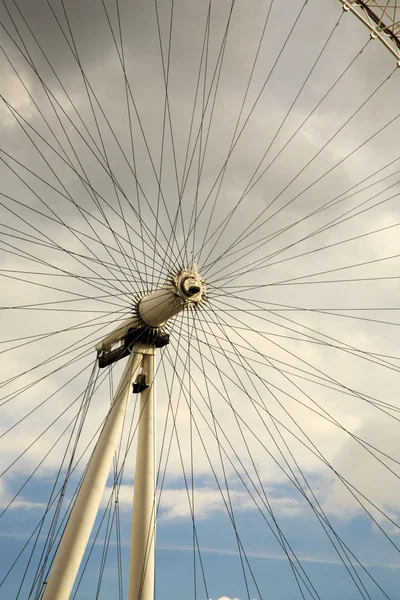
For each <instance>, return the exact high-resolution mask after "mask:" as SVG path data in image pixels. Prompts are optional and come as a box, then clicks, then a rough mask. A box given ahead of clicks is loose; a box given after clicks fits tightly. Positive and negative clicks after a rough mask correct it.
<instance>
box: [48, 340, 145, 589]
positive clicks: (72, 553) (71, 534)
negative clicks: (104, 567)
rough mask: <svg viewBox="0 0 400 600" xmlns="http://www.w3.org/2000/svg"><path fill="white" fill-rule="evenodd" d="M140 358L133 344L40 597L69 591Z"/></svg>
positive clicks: (82, 551) (89, 529)
mask: <svg viewBox="0 0 400 600" xmlns="http://www.w3.org/2000/svg"><path fill="white" fill-rule="evenodd" d="M137 350H139V351H137ZM142 358H143V354H142V353H141V352H140V349H137V348H136V347H135V352H132V354H131V355H130V356H129V358H128V362H127V364H126V366H125V369H124V372H123V375H122V378H121V381H120V383H119V386H118V388H117V392H116V394H115V399H114V402H113V405H112V408H111V410H110V413H109V415H108V417H107V420H106V422H105V424H104V426H103V429H102V431H101V434H100V437H99V439H98V441H97V444H96V447H95V449H94V451H93V454H92V456H91V459H90V462H89V466H88V469H87V472H86V475H85V478H84V480H83V482H82V486H81V488H80V490H79V493H78V496H77V498H76V500H75V504H74V506H73V508H72V511H71V515H70V517H69V520H68V523H67V527H66V529H65V532H64V535H63V538H62V540H61V543H60V547H59V549H58V552H57V556H56V559H55V561H54V565H53V568H52V570H51V573H50V577H49V580H48V583H47V585H46V589H45V592H44V594H43V600H68V598H69V596H70V594H71V591H72V588H73V585H74V582H75V578H76V575H77V573H78V570H79V566H80V564H81V560H82V557H83V554H84V552H85V549H86V545H87V543H88V540H89V536H90V533H91V531H92V528H93V525H94V522H95V519H96V515H97V511H98V509H99V506H100V502H101V497H102V495H103V492H104V488H105V485H106V482H107V477H108V475H109V472H110V468H111V463H112V459H113V456H114V452H115V449H116V447H117V443H118V440H119V437H120V435H121V430H122V426H123V422H124V416H125V412H126V408H127V405H128V400H129V397H130V395H131V393H132V381H133V379H134V378H135V376H136V374H137V372H138V370H139V367H140V365H141V362H142Z"/></svg>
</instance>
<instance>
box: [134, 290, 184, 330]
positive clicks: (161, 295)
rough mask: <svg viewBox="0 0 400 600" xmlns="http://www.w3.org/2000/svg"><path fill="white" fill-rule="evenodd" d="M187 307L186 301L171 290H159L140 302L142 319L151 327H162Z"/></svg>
mask: <svg viewBox="0 0 400 600" xmlns="http://www.w3.org/2000/svg"><path fill="white" fill-rule="evenodd" d="M184 307H185V300H184V299H183V298H181V297H180V296H178V295H177V294H174V293H173V291H172V289H171V288H164V289H161V290H157V291H156V292H153V293H152V294H149V295H148V296H145V297H144V298H142V299H141V301H140V302H139V315H140V318H141V319H142V320H143V321H144V322H145V323H146V324H147V325H150V327H161V326H162V325H164V323H166V322H167V321H168V319H170V318H171V317H174V316H175V315H177V314H178V313H180V312H181V311H182V310H183V309H184Z"/></svg>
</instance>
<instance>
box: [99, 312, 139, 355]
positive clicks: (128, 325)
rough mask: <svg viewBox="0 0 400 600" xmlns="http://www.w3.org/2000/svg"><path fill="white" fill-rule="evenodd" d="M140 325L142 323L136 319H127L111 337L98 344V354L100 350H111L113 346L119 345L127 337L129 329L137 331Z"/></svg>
mask: <svg viewBox="0 0 400 600" xmlns="http://www.w3.org/2000/svg"><path fill="white" fill-rule="evenodd" d="M139 325H140V323H139V321H138V319H137V318H136V317H131V318H130V319H125V321H122V323H120V324H119V325H118V327H117V328H116V329H114V331H112V332H111V333H110V335H108V336H107V337H106V338H104V340H102V341H101V342H100V343H99V344H97V346H96V350H97V351H98V352H99V351H100V350H110V348H111V346H114V344H117V343H118V342H119V341H121V340H122V339H123V338H124V337H125V336H126V334H127V333H128V330H129V329H135V328H136V327H138V326H139Z"/></svg>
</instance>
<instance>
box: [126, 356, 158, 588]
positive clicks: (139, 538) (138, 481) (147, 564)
mask: <svg viewBox="0 0 400 600" xmlns="http://www.w3.org/2000/svg"><path fill="white" fill-rule="evenodd" d="M154 363H155V348H152V347H149V348H148V354H145V355H144V357H143V370H142V373H145V374H146V383H147V384H148V385H149V387H148V388H147V389H145V390H144V391H143V392H142V393H141V397H140V417H139V418H140V420H139V433H138V444H137V451H136V473H135V486H134V497H133V516H132V537H131V571H130V587H129V600H154V562H155V557H154V551H155V537H156V535H155V534H156V532H155V523H156V521H155V418H154V417H155V406H154Z"/></svg>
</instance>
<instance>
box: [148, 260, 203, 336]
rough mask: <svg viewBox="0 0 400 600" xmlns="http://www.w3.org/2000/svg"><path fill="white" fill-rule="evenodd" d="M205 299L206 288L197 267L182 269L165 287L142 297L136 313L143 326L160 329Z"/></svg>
mask: <svg viewBox="0 0 400 600" xmlns="http://www.w3.org/2000/svg"><path fill="white" fill-rule="evenodd" d="M205 298H206V286H205V283H204V281H203V280H202V278H201V277H200V274H199V272H198V270H197V267H190V268H188V269H182V270H181V271H179V272H178V273H176V274H175V275H173V276H172V277H171V281H170V283H169V284H167V285H166V286H164V287H162V288H160V289H159V290H156V291H155V292H152V293H151V294H148V295H147V296H144V298H142V299H141V300H140V301H139V304H138V313H139V316H140V318H141V320H142V321H143V323H144V324H145V325H149V326H150V327H162V326H163V325H165V324H166V322H167V321H168V319H170V318H171V317H174V316H175V315H177V314H179V313H180V312H182V311H183V310H185V309H188V308H197V307H198V306H200V305H201V303H202V302H204V300H205Z"/></svg>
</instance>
